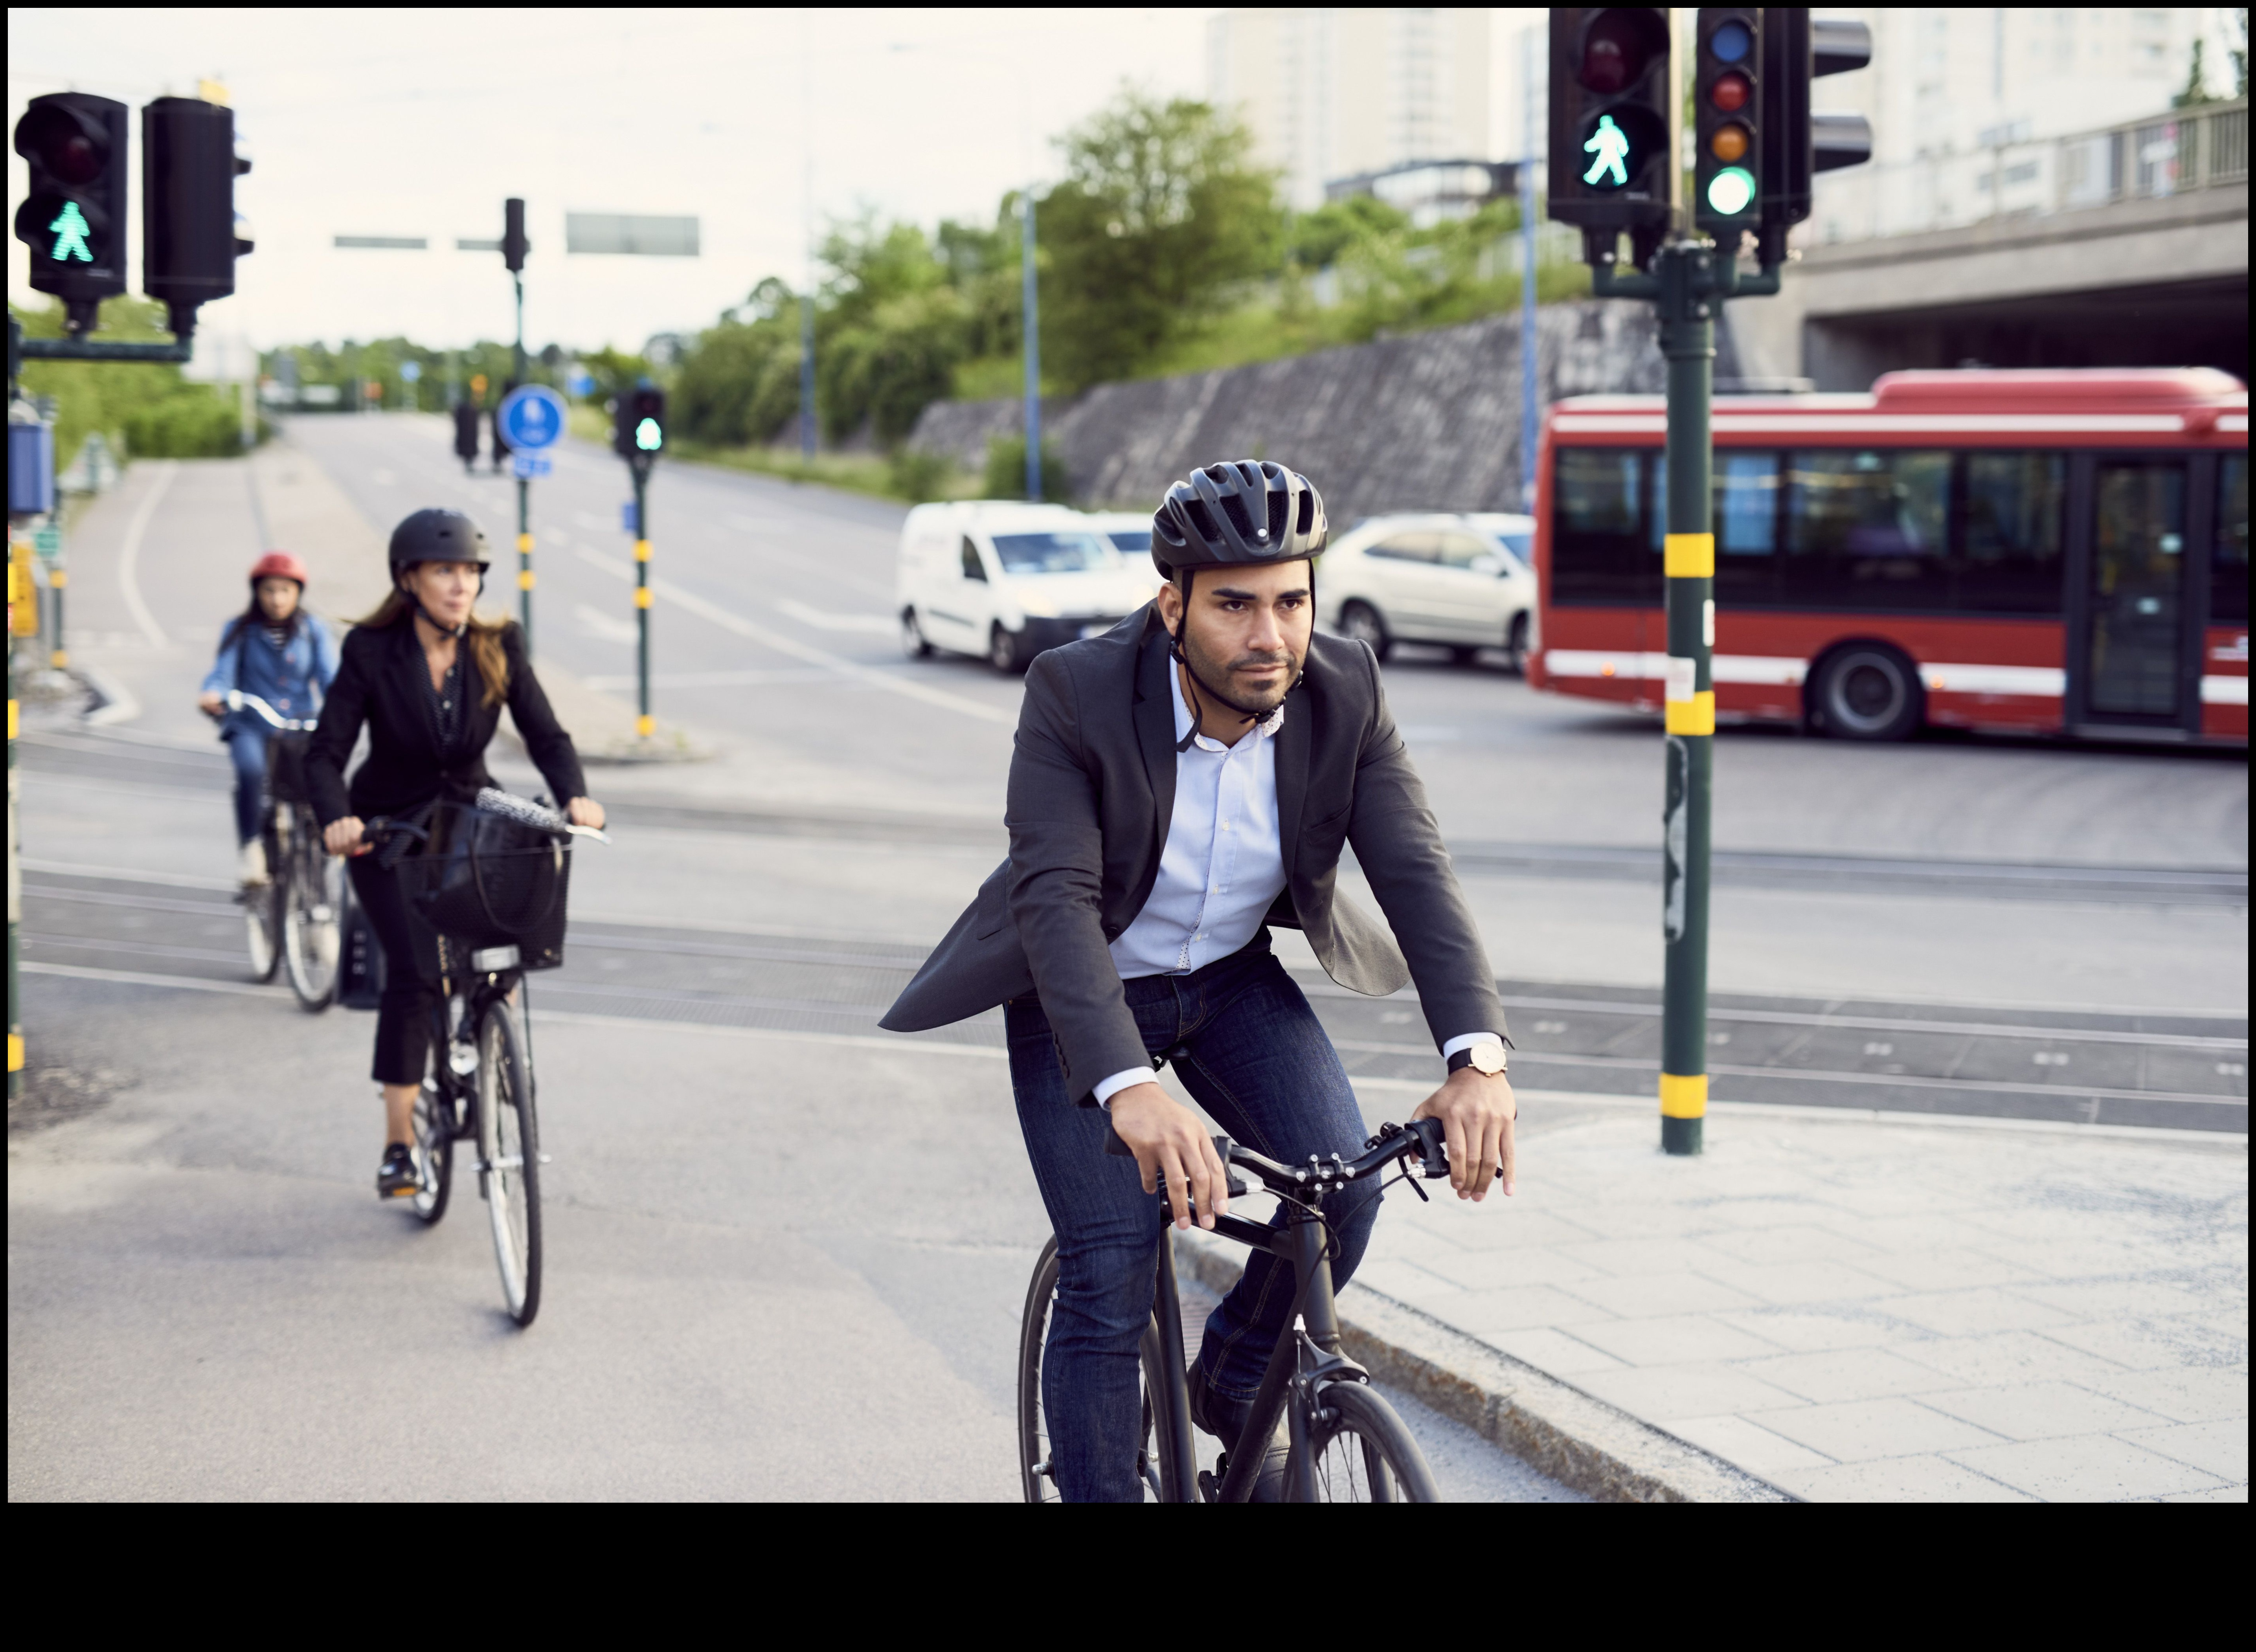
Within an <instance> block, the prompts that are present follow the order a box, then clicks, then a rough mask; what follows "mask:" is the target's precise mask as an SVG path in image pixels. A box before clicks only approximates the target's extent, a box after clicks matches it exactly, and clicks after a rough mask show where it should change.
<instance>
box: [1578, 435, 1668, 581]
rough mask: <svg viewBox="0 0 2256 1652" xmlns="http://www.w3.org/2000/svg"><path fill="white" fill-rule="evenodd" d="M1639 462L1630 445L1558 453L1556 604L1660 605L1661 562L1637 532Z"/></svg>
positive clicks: (1655, 546)
mask: <svg viewBox="0 0 2256 1652" xmlns="http://www.w3.org/2000/svg"><path fill="white" fill-rule="evenodd" d="M1638 458H1639V456H1638V454H1637V453H1636V452H1635V451H1634V450H1632V449H1630V448H1626V447H1562V448H1561V449H1559V450H1558V457H1557V461H1556V468H1555V470H1554V472H1553V474H1552V487H1551V500H1552V505H1551V523H1552V530H1551V600H1552V601H1555V602H1563V603H1568V604H1574V603H1614V602H1653V603H1657V602H1659V601H1660V558H1659V557H1658V556H1655V555H1653V554H1652V553H1651V552H1647V550H1646V546H1645V542H1644V538H1645V537H1644V535H1643V534H1641V533H1640V532H1639V528H1640V526H1641V525H1642V524H1640V522H1639V510H1638V485H1637V484H1638ZM1657 467H1658V466H1657V462H1656V468H1657ZM1658 548H1659V541H1658V539H1657V538H1656V540H1655V542H1654V549H1655V550H1657V549H1658Z"/></svg>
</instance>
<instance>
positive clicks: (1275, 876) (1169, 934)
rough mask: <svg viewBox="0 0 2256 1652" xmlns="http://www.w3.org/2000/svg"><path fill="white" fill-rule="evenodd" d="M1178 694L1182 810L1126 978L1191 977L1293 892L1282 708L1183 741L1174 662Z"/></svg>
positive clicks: (1132, 929)
mask: <svg viewBox="0 0 2256 1652" xmlns="http://www.w3.org/2000/svg"><path fill="white" fill-rule="evenodd" d="M1167 687H1168V689H1169V691H1170V692H1172V693H1173V694H1174V702H1175V741H1176V743H1177V745H1178V746H1179V747H1181V749H1180V750H1178V751H1177V752H1176V754H1175V810H1174V814H1173V815H1172V816H1171V817H1170V818H1169V819H1168V822H1167V845H1166V847H1164V848H1162V849H1161V850H1160V872H1159V875H1158V876H1157V877H1156V878H1155V879H1153V883H1152V893H1151V895H1150V896H1149V897H1148V898H1147V899H1146V901H1145V903H1144V910H1142V911H1140V912H1139V913H1137V914H1136V921H1135V922H1134V923H1132V924H1129V925H1128V927H1127V928H1126V929H1124V930H1123V931H1121V932H1120V938H1119V939H1117V940H1116V941H1114V942H1113V943H1112V949H1111V950H1112V965H1113V967H1114V968H1115V969H1117V970H1118V971H1119V972H1120V979H1121V980H1123V981H1135V980H1138V979H1139V978H1140V977H1142V976H1146V975H1184V974H1189V973H1190V972H1191V971H1192V970H1195V969H1197V968H1200V967H1202V966H1204V965H1207V964H1210V963H1213V962H1214V961H1215V960H1217V959H1222V958H1227V957H1229V956H1230V954H1231V953H1234V952H1236V951H1237V950H1238V948H1240V947H1241V946H1244V945H1245V944H1246V943H1247V942H1249V941H1251V939H1252V938H1253V937H1254V936H1255V934H1256V933H1258V931H1259V930H1260V928H1261V920H1262V918H1263V917H1265V915H1266V914H1267V912H1268V910H1269V908H1270V906H1271V904H1272V903H1273V902H1275V900H1276V898H1277V896H1279V895H1280V894H1282V893H1283V892H1284V889H1285V855H1284V848H1283V840H1282V839H1281V837H1280V833H1279V827H1278V820H1277V731H1278V730H1279V729H1280V728H1283V727H1284V726H1285V708H1284V706H1278V707H1277V708H1276V709H1275V710H1274V711H1273V712H1271V713H1270V714H1268V715H1267V716H1266V717H1264V718H1263V719H1262V720H1261V721H1259V722H1258V723H1256V724H1255V725H1254V726H1253V727H1252V728H1250V729H1248V730H1247V731H1246V732H1245V733H1244V735H1240V736H1239V737H1238V741H1237V744H1236V745H1234V746H1225V745H1223V743H1222V742H1220V741H1218V740H1209V739H1208V738H1207V737H1206V736H1205V735H1197V736H1196V737H1195V738H1194V739H1193V740H1192V741H1191V742H1190V744H1189V745H1188V746H1182V745H1181V742H1182V739H1183V736H1184V735H1188V734H1189V733H1190V732H1191V725H1192V718H1191V708H1190V707H1189V706H1188V705H1186V704H1185V703H1184V702H1183V685H1182V678H1181V672H1180V669H1179V668H1177V667H1176V666H1174V664H1172V663H1170V664H1169V667H1168V671H1167ZM1484 1040H1488V1041H1492V1042H1494V1043H1495V1044H1498V1047H1499V1048H1500V1047H1501V1046H1502V1044H1503V1042H1504V1041H1503V1039H1502V1038H1501V1037H1498V1035H1497V1034H1496V1033H1493V1032H1473V1033H1466V1034H1463V1035H1462V1036H1461V1037H1455V1038H1452V1039H1450V1040H1449V1043H1447V1044H1443V1045H1442V1055H1443V1056H1444V1057H1445V1058H1446V1057H1449V1056H1453V1055H1455V1054H1456V1052H1457V1051H1460V1050H1466V1049H1470V1048H1471V1047H1472V1046H1473V1045H1474V1044H1478V1043H1481V1042H1483V1041H1484ZM1151 1078H1152V1069H1151V1068H1150V1067H1148V1066H1142V1067H1131V1068H1129V1069H1128V1070H1127V1071H1126V1072H1116V1073H1114V1074H1113V1075H1112V1076H1111V1077H1110V1078H1109V1079H1099V1080H1098V1081H1097V1083H1096V1086H1095V1091H1096V1100H1097V1101H1098V1103H1099V1104H1100V1105H1104V1106H1109V1105H1110V1103H1111V1100H1112V1098H1113V1096H1114V1095H1115V1094H1117V1093H1118V1092H1120V1091H1122V1090H1124V1089H1126V1088H1127V1087H1128V1086H1130V1085H1132V1084H1146V1083H1148V1082H1150V1080H1151Z"/></svg>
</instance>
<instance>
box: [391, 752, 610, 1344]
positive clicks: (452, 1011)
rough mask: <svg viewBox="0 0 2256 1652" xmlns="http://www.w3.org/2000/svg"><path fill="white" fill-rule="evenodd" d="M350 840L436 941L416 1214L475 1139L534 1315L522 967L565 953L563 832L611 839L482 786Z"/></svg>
mask: <svg viewBox="0 0 2256 1652" xmlns="http://www.w3.org/2000/svg"><path fill="white" fill-rule="evenodd" d="M363 836H365V837H366V838H367V839H368V840H370V842H371V843H373V844H375V845H376V846H377V847H376V851H375V852H376V854H377V855H378V856H379V857H380V863H382V864H384V865H385V866H386V867H387V868H388V869H390V870H391V872H392V873H393V874H394V875H397V876H398V879H399V881H400V890H401V893H402V895H403V896H405V900H406V903H407V906H408V909H409V910H410V911H412V912H413V913H414V914H415V915H416V916H417V917H419V919H420V920H421V921H422V923H423V924H425V925H426V926H427V928H428V929H429V930H430V931H432V932H433V934H434V937H435V938H436V941H437V947H438V957H439V974H440V981H441V993H442V995H441V1003H440V1008H439V1009H438V1011H437V1016H438V1023H437V1025H436V1026H435V1027H434V1039H433V1042H432V1045H431V1055H430V1061H429V1065H428V1068H427V1072H426V1076H425V1078H424V1079H423V1089H422V1093H420V1094H419V1095H418V1096H417V1097H416V1100H415V1167H416V1171H417V1175H418V1178H419V1185H418V1187H417V1190H416V1192H415V1193H414V1195H413V1197H412V1199H411V1200H410V1201H409V1203H410V1206H411V1207H412V1209H413V1211H414V1212H415V1214H416V1215H417V1216H419V1217H420V1218H421V1219H422V1220H423V1221H424V1222H425V1223H426V1224H428V1225H433V1226H435V1225H436V1224H437V1223H438V1222H439V1221H440V1220H441V1219H442V1218H444V1217H445V1215H446V1214H447V1206H448V1202H449V1200H450V1199H452V1198H453V1195H454V1188H455V1142H466V1141H467V1142H476V1144H477V1145H476V1153H477V1158H476V1170H477V1175H478V1197H479V1198H481V1199H484V1200H485V1202H486V1213H487V1216H488V1218H489V1219H490V1223H491V1225H492V1228H493V1242H494V1260H495V1262H496V1263H497V1265H498V1266H499V1268H500V1269H501V1289H502V1298H503V1301H504V1303H505V1304H507V1307H508V1310H509V1315H510V1318H512V1319H514V1320H515V1321H516V1322H517V1323H518V1325H531V1324H532V1321H533V1318H534V1316H535V1315H537V1314H538V1313H539V1311H540V1257H541V1249H540V1167H541V1166H542V1165H544V1164H546V1163H548V1156H547V1155H546V1154H545V1153H543V1152H542V1151H541V1150H540V1126H539V1113H538V1108H537V1106H536V1103H535V1089H536V1086H535V1082H534V1078H533V1065H532V1016H531V1014H530V1008H531V1006H530V998H531V994H530V992H529V991H528V989H527V987H526V984H525V974H526V972H528V971H530V970H539V969H553V968H554V967H556V966H557V965H559V964H560V963H562V962H563V960H564V926H565V910H566V896H567V893H568V885H569V882H570V876H571V865H572V858H571V854H570V850H571V847H572V845H573V843H574V841H575V840H577V839H581V838H592V839H593V840H596V841H597V842H599V843H608V842H610V839H609V838H608V837H606V836H604V834H603V833H601V832H598V831H596V829H595V828H594V827H592V826H574V825H572V824H571V823H570V822H569V821H568V820H566V819H564V817H563V816H562V815H560V814H558V813H557V812H555V811H553V809H550V808H547V807H546V806H545V805H541V804H538V803H533V802H529V801H527V800H526V799H525V798H513V797H511V796H510V795H508V794H507V793H506V792H502V791H496V790H494V789H492V788H491V787H488V788H486V789H485V790H483V791H480V792H479V793H478V799H477V803H476V806H474V807H465V806H463V805H455V804H447V803H439V804H433V805H427V806H426V807H425V808H424V809H422V810H419V811H418V812H416V813H415V814H414V815H412V816H411V817H407V818H405V819H398V820H391V819H380V818H379V819H374V820H371V821H370V822H368V824H367V825H366V826H365V827H363Z"/></svg>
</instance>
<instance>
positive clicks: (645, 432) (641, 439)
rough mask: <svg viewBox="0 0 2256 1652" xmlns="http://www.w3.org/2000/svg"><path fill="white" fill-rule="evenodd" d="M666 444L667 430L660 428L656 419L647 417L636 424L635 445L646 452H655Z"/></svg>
mask: <svg viewBox="0 0 2256 1652" xmlns="http://www.w3.org/2000/svg"><path fill="white" fill-rule="evenodd" d="M665 445H666V432H663V431H661V430H659V427H658V421H657V420H656V419H654V418H645V420H643V421H642V423H641V424H639V425H636V426H635V446H637V447H638V448H640V449H641V450H642V451H643V452H644V453H656V452H657V451H658V450H659V448H660V447H662V446H665Z"/></svg>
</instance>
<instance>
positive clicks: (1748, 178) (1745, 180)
mask: <svg viewBox="0 0 2256 1652" xmlns="http://www.w3.org/2000/svg"><path fill="white" fill-rule="evenodd" d="M1754 200H1755V177H1754V174H1753V173H1752V172H1749V171H1748V170H1747V169H1746V168H1745V167H1744V166H1726V167H1724V170H1723V171H1721V172H1717V174H1716V175H1715V176H1714V177H1713V178H1711V179H1709V180H1708V205H1709V207H1710V209H1712V210H1713V211H1715V212H1717V213H1720V214H1723V215H1724V217H1726V218H1736V217H1737V216H1738V214H1741V213H1743V212H1745V210H1746V209H1747V208H1748V207H1752V206H1753V205H1754Z"/></svg>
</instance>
